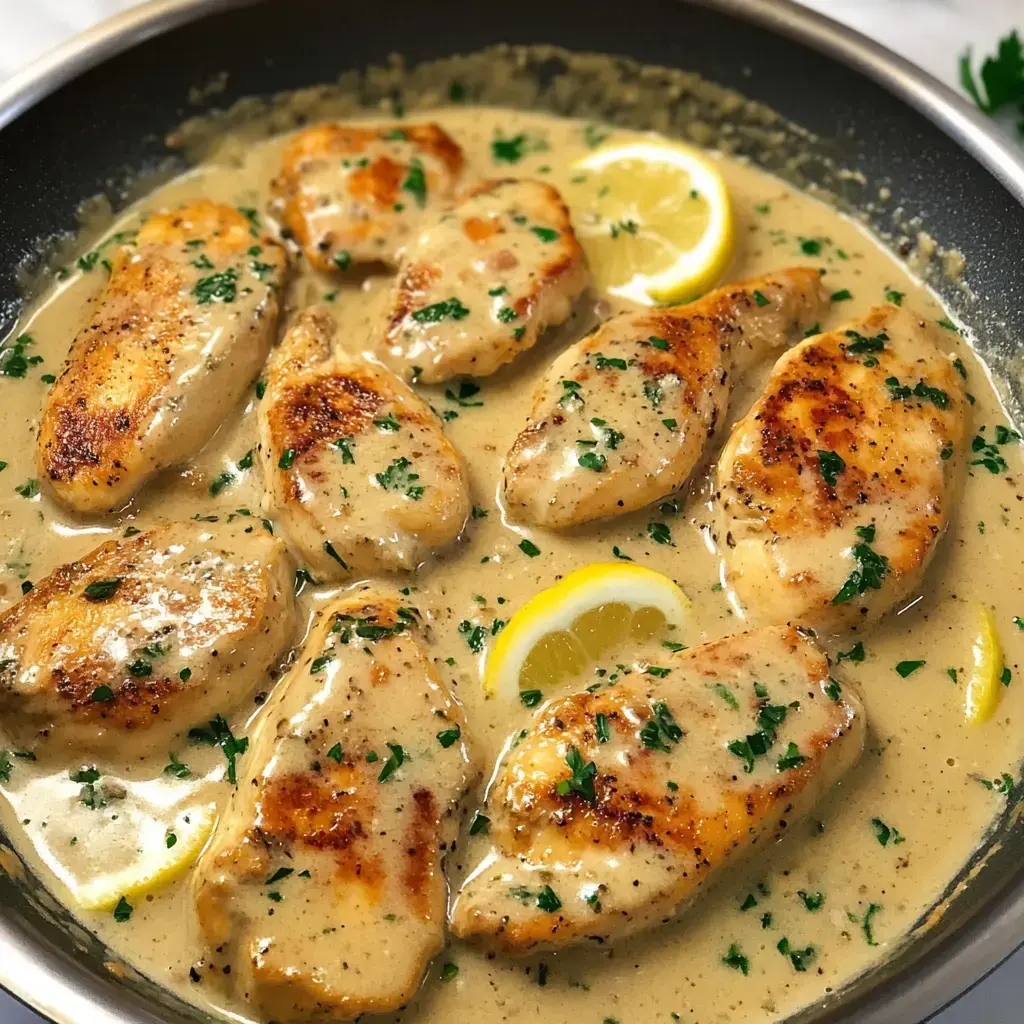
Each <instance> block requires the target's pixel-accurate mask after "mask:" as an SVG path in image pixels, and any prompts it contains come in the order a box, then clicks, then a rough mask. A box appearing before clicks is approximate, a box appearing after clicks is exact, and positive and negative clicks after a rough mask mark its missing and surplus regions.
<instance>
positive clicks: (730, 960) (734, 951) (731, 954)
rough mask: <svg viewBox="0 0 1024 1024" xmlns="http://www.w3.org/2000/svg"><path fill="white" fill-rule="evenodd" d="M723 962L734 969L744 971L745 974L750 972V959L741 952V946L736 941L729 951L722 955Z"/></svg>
mask: <svg viewBox="0 0 1024 1024" xmlns="http://www.w3.org/2000/svg"><path fill="white" fill-rule="evenodd" d="M722 963H723V964H725V966H726V967H731V968H732V969H733V970H734V971H742V972H743V975H744V976H746V975H747V974H749V973H750V961H749V960H748V959H747V957H745V956H744V955H743V954H742V953H741V952H740V947H739V946H737V945H736V943H735V942H734V943H732V945H730V946H729V950H728V952H727V953H726V954H725V956H723V957H722Z"/></svg>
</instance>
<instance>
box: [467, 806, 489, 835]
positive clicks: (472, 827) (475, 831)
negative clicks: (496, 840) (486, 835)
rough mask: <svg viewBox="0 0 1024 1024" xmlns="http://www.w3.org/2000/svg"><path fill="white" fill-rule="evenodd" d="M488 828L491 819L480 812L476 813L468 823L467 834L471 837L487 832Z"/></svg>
mask: <svg viewBox="0 0 1024 1024" xmlns="http://www.w3.org/2000/svg"><path fill="white" fill-rule="evenodd" d="M490 827H491V819H490V818H488V817H487V815H486V814H484V813H483V812H482V811H477V812H476V813H475V814H474V815H473V820H472V821H470V823H469V834H470V835H471V836H475V835H479V833H481V832H487V831H489V829H490Z"/></svg>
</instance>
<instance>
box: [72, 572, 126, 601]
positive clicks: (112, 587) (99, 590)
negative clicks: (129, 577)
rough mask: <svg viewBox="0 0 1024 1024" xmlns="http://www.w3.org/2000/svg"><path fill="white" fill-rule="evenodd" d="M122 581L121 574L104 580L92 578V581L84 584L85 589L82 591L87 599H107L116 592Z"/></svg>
mask: <svg viewBox="0 0 1024 1024" xmlns="http://www.w3.org/2000/svg"><path fill="white" fill-rule="evenodd" d="M123 582H124V577H122V576H111V577H110V578H109V579H105V580H93V581H92V583H87V584H86V586H85V590H83V591H82V593H83V594H84V595H85V599H86V600H87V601H108V600H110V598H112V597H113V596H114V595H115V594H116V593H117V592H118V590H119V589H120V587H121V584H122V583H123Z"/></svg>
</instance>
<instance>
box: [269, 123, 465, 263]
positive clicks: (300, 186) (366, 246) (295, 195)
mask: <svg viewBox="0 0 1024 1024" xmlns="http://www.w3.org/2000/svg"><path fill="white" fill-rule="evenodd" d="M462 164H463V158H462V150H461V149H460V148H459V146H458V144H457V143H456V142H455V140H454V139H452V138H451V137H450V136H449V135H447V134H446V133H445V132H444V131H443V130H442V129H441V128H440V127H438V126H437V125H436V124H409V125H404V124H403V125H400V124H385V125H361V124H318V125H314V126H313V127H312V128H307V129H306V130H305V131H301V132H299V133H298V134H297V135H295V136H293V138H292V139H291V141H290V142H289V143H288V145H287V146H285V149H284V153H283V154H282V156H281V173H280V174H279V175H278V177H276V178H275V179H274V180H273V182H271V192H272V194H273V195H274V197H275V198H274V200H273V202H272V204H271V209H272V212H274V213H275V214H277V215H278V216H279V217H280V219H281V221H282V223H283V224H284V226H285V228H286V229H287V230H288V231H289V232H290V234H291V235H292V237H294V238H295V240H296V241H297V242H298V243H299V245H300V246H301V247H302V251H303V252H304V253H305V254H306V259H308V260H309V262H310V264H311V265H312V266H314V267H316V268H317V269H318V270H348V268H349V267H350V266H354V265H356V264H360V263H377V262H380V263H386V264H389V265H395V264H396V263H397V262H398V255H399V253H400V251H401V249H402V247H403V246H404V245H406V244H407V243H408V242H409V241H410V240H411V239H412V237H413V234H414V233H415V231H416V230H417V229H418V228H419V226H420V224H421V223H422V221H423V220H424V217H425V216H427V215H431V214H434V213H436V212H437V210H438V209H439V208H440V207H442V206H444V205H445V204H447V203H448V202H450V201H451V198H452V196H453V195H454V193H455V186H456V182H457V181H458V178H459V174H460V173H461V171H462Z"/></svg>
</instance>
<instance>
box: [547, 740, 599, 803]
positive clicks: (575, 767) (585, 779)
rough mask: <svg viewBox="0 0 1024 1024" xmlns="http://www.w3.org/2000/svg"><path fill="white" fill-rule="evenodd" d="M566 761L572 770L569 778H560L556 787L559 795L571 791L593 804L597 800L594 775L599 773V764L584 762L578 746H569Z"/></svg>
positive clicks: (565, 794)
mask: <svg viewBox="0 0 1024 1024" xmlns="http://www.w3.org/2000/svg"><path fill="white" fill-rule="evenodd" d="M565 763H566V764H567V765H568V766H569V768H570V770H571V771H572V775H571V776H570V777H569V778H568V779H560V780H559V782H558V785H557V786H556V787H555V788H556V790H557V791H558V795H559V796H568V795H569V794H570V793H578V794H579V795H580V796H581V797H583V799H584V800H586V801H587V803H590V804H592V803H593V802H594V800H595V795H594V777H595V776H596V775H597V765H596V764H594V762H593V761H588V762H586V763H585V764H584V762H583V755H582V754H580V752H579V750H577V749H576V747H569V750H568V753H567V754H566V755H565Z"/></svg>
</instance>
